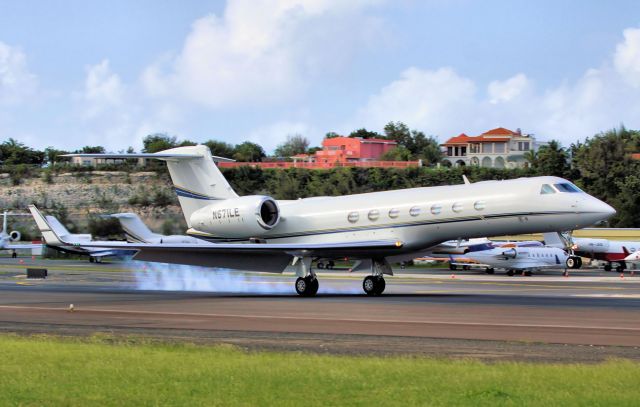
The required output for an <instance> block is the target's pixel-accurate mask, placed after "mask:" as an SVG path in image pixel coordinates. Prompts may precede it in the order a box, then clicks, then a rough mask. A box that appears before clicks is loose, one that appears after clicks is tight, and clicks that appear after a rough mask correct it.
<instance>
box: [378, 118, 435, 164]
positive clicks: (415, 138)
mask: <svg viewBox="0 0 640 407" xmlns="http://www.w3.org/2000/svg"><path fill="white" fill-rule="evenodd" d="M384 134H385V138H386V139H388V140H393V141H395V142H397V143H398V146H399V147H405V148H406V149H407V150H409V151H410V153H411V155H410V158H409V159H422V160H424V161H426V162H427V163H429V164H435V163H438V162H440V160H441V159H442V152H441V151H440V143H438V140H436V139H435V138H434V137H432V136H429V137H427V136H426V135H425V134H424V133H423V132H421V131H418V130H409V127H408V126H407V125H406V124H404V123H402V122H389V123H387V125H386V126H384Z"/></svg>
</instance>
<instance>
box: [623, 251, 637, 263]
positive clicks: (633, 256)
mask: <svg viewBox="0 0 640 407" xmlns="http://www.w3.org/2000/svg"><path fill="white" fill-rule="evenodd" d="M624 261H626V262H627V263H640V250H636V252H635V253H631V254H630V255H628V256H627V257H625V258H624Z"/></svg>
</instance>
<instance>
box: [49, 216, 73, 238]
mask: <svg viewBox="0 0 640 407" xmlns="http://www.w3.org/2000/svg"><path fill="white" fill-rule="evenodd" d="M44 218H45V219H46V220H47V223H48V224H49V227H50V228H51V230H53V231H54V232H55V233H56V234H57V235H58V236H68V235H70V234H71V233H70V232H69V230H67V228H66V227H64V225H63V224H62V223H60V221H59V220H58V218H56V217H55V216H50V215H47V216H45V217H44Z"/></svg>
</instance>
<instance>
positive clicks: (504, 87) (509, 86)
mask: <svg viewBox="0 0 640 407" xmlns="http://www.w3.org/2000/svg"><path fill="white" fill-rule="evenodd" d="M529 86H530V84H529V79H528V78H527V76H526V75H525V74H523V73H519V74H517V75H515V76H513V77H511V78H509V79H507V80H505V81H493V82H491V83H490V84H489V88H488V92H489V102H490V103H493V104H496V103H500V102H509V101H511V100H513V99H514V98H517V97H518V96H521V95H522V94H523V93H524V92H526V91H527V89H528V88H529Z"/></svg>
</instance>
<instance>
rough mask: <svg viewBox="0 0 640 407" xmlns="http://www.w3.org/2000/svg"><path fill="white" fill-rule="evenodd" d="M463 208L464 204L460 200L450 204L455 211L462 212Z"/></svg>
mask: <svg viewBox="0 0 640 407" xmlns="http://www.w3.org/2000/svg"><path fill="white" fill-rule="evenodd" d="M463 209H464V206H463V205H462V204H461V203H460V202H456V203H454V204H453V205H452V206H451V210H452V211H454V212H456V213H458V212H462V210H463Z"/></svg>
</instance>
